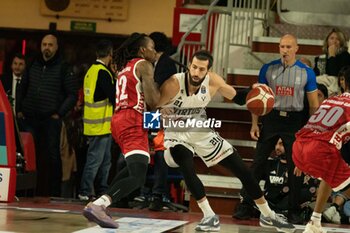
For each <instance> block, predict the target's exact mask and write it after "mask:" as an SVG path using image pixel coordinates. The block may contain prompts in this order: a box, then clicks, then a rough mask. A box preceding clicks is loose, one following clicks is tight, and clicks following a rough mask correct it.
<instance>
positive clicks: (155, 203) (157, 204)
mask: <svg viewBox="0 0 350 233" xmlns="http://www.w3.org/2000/svg"><path fill="white" fill-rule="evenodd" d="M148 209H149V210H152V211H161V210H162V209H163V200H162V199H161V198H159V197H153V198H152V200H151V203H150V204H149V206H148Z"/></svg>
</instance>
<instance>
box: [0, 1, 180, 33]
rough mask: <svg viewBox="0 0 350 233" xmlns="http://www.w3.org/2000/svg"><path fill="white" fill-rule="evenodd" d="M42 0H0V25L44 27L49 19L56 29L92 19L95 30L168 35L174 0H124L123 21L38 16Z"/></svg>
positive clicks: (30, 27) (8, 26) (47, 25)
mask: <svg viewBox="0 0 350 233" xmlns="http://www.w3.org/2000/svg"><path fill="white" fill-rule="evenodd" d="M41 1H42V0H1V5H0V28H22V29H44V30H45V29H48V28H49V24H50V22H52V23H57V30H64V31H69V30H70V24H71V21H72V20H73V21H88V22H95V23H96V32H97V33H112V34H119V35H129V34H131V33H132V32H144V33H150V32H153V31H162V32H164V33H165V34H167V36H169V37H172V29H173V10H174V7H175V2H176V0H128V11H127V18H126V20H125V21H116V20H112V21H111V22H108V21H107V20H102V19H98V20H95V19H82V18H72V17H68V18H66V17H60V18H59V19H56V17H54V16H42V15H41V14H40V3H41Z"/></svg>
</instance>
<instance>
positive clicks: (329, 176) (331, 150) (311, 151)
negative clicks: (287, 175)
mask: <svg viewBox="0 0 350 233" xmlns="http://www.w3.org/2000/svg"><path fill="white" fill-rule="evenodd" d="M293 161H294V163H295V166H297V167H298V168H299V169H300V170H302V171H303V172H305V173H306V174H309V175H311V176H313V177H315V178H321V179H322V180H324V181H326V182H327V183H328V184H329V185H330V186H331V187H332V189H333V190H334V191H339V190H342V189H343V188H345V187H346V186H347V185H348V184H350V167H349V165H348V164H347V163H346V162H345V161H344V160H343V158H342V156H341V154H340V151H339V150H337V148H335V146H333V145H331V144H329V143H328V142H326V141H317V140H300V139H297V140H296V141H295V142H294V144H293Z"/></svg>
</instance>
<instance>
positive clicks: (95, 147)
mask: <svg viewBox="0 0 350 233" xmlns="http://www.w3.org/2000/svg"><path fill="white" fill-rule="evenodd" d="M96 56H97V59H96V62H95V63H94V64H93V65H92V66H91V67H90V68H89V70H88V71H87V73H86V75H85V78H84V135H86V136H87V137H88V143H89V148H88V151H87V156H86V164H85V167H84V171H83V175H82V178H81V185H80V191H79V195H78V197H79V199H80V200H84V201H88V200H89V199H90V198H91V197H92V195H93V193H92V190H93V184H94V183H95V195H98V196H99V195H101V194H103V193H104V192H105V191H106V190H107V188H108V184H107V179H108V174H109V168H110V166H111V143H112V137H111V130H110V128H111V118H112V114H113V109H114V105H115V85H114V78H113V73H112V71H111V69H110V65H111V63H112V59H113V44H112V42H110V41H107V40H101V41H100V42H98V44H97V48H96ZM95 178H96V182H94V181H95Z"/></svg>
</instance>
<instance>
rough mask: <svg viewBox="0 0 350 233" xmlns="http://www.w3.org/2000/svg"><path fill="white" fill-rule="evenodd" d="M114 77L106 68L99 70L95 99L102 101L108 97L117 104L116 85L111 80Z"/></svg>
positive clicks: (113, 103) (112, 102)
mask: <svg viewBox="0 0 350 233" xmlns="http://www.w3.org/2000/svg"><path fill="white" fill-rule="evenodd" d="M111 80H112V77H111V76H110V75H109V73H108V72H107V71H105V70H99V71H98V77H97V82H96V90H95V94H94V101H95V102H97V101H101V100H104V99H106V98H108V99H109V102H110V103H111V104H112V105H113V106H115V85H114V82H113V83H112V82H111Z"/></svg>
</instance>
